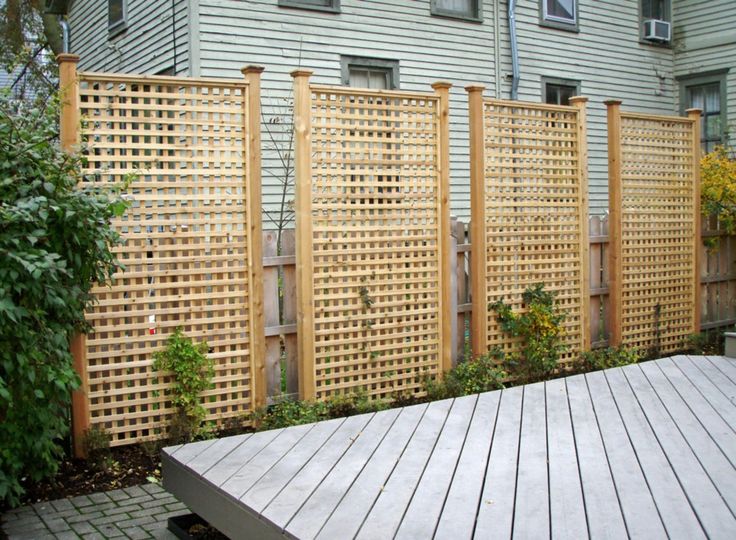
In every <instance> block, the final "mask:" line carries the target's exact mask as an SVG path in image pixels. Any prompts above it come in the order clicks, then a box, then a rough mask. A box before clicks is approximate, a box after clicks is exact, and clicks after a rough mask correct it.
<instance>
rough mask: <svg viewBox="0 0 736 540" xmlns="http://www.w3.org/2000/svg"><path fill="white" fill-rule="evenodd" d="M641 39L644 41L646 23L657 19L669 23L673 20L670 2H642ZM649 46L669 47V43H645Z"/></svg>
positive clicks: (667, 0) (662, 0)
mask: <svg viewBox="0 0 736 540" xmlns="http://www.w3.org/2000/svg"><path fill="white" fill-rule="evenodd" d="M640 9H641V11H640V15H641V17H640V20H639V37H640V38H641V39H642V40H643V39H644V21H647V20H649V19H656V20H658V21H667V22H669V21H670V19H671V15H670V13H671V12H670V0H640ZM644 43H648V44H650V45H651V44H657V45H667V42H660V43H658V42H656V41H648V40H647V41H644Z"/></svg>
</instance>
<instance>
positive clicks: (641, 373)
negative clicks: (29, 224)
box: [162, 356, 736, 540]
mask: <svg viewBox="0 0 736 540" xmlns="http://www.w3.org/2000/svg"><path fill="white" fill-rule="evenodd" d="M162 462H163V472H164V486H165V487H166V488H167V489H169V490H170V491H171V492H172V493H174V494H175V495H177V496H178V497H180V499H181V500H182V501H183V502H185V503H186V504H187V505H189V507H190V508H192V510H193V511H195V512H197V513H199V514H200V515H202V517H204V518H205V519H207V520H209V521H210V522H211V523H212V524H213V525H214V526H215V527H217V528H219V529H220V530H221V531H223V532H224V533H225V534H227V535H228V536H230V537H231V538H245V539H249V538H264V539H273V540H276V539H278V538H284V537H287V538H315V537H318V538H321V539H333V538H336V539H342V538H364V539H373V538H375V539H379V538H380V539H383V538H410V539H411V538H440V539H453V540H454V539H455V538H458V539H466V538H479V539H481V538H482V539H484V540H485V539H489V538H490V539H493V538H512V537H516V538H540V537H541V538H554V539H558V538H561V539H566V538H570V539H579V538H587V537H589V538H592V539H599V538H604V539H617V538H627V537H629V538H645V539H647V540H648V539H656V538H668V537H669V538H704V537H709V538H728V539H731V538H736V361H734V360H733V359H725V358H721V357H714V358H706V357H685V356H681V357H675V358H672V359H661V360H658V361H655V362H649V363H645V364H641V365H636V366H628V367H625V368H615V369H611V370H607V371H605V372H596V373H589V374H586V375H576V376H571V377H566V378H564V379H557V380H551V381H547V382H546V383H537V384H534V385H527V386H523V387H516V388H509V389H506V390H503V391H497V392H489V393H485V394H480V395H478V396H468V397H464V398H458V399H455V400H445V401H438V402H434V403H431V404H423V405H415V406H412V407H405V408H402V409H393V410H387V411H381V412H378V413H374V414H366V415H360V416H353V417H350V418H346V419H336V420H329V421H325V422H319V423H317V424H310V425H304V426H294V427H291V428H286V429H281V430H273V431H266V432H260V433H254V434H246V435H239V436H236V437H227V438H223V439H219V440H211V441H201V442H198V443H193V444H188V445H180V446H173V447H169V448H165V449H164V450H163V452H162Z"/></svg>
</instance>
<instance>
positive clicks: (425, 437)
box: [357, 400, 454, 539]
mask: <svg viewBox="0 0 736 540" xmlns="http://www.w3.org/2000/svg"><path fill="white" fill-rule="evenodd" d="M453 403H454V400H444V401H435V402H434V403H430V404H429V407H428V408H427V412H426V413H424V417H423V418H422V421H421V422H420V423H419V426H418V427H417V429H416V431H415V432H414V434H413V435H412V438H411V440H410V441H409V444H408V446H407V448H406V452H404V454H403V455H402V459H401V461H399V463H398V464H397V465H396V468H395V469H394V471H393V473H392V474H391V477H390V478H389V479H388V482H386V485H385V486H384V489H383V490H381V493H380V494H379V496H378V499H377V500H376V503H375V504H374V505H373V508H372V509H371V511H370V513H369V514H368V516H367V517H366V519H365V521H364V522H363V525H362V526H361V528H360V530H359V531H358V534H357V538H362V539H373V538H375V539H381V538H392V537H393V536H394V535H395V534H396V531H397V529H398V528H399V525H400V523H401V519H402V518H403V516H404V512H405V511H406V508H407V505H408V504H409V502H410V501H411V497H412V494H413V493H414V489H415V488H416V486H417V484H418V483H419V480H420V478H421V475H422V473H423V472H424V469H425V467H426V465H427V462H428V461H429V457H430V456H431V455H432V450H433V449H434V447H435V445H436V444H437V439H438V438H439V436H440V433H441V432H442V428H443V427H444V425H445V421H446V420H447V417H448V415H449V413H450V409H451V408H452V405H453Z"/></svg>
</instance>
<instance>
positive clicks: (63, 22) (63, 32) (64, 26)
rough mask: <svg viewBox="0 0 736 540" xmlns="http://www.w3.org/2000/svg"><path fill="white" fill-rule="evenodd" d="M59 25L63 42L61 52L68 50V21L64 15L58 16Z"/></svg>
mask: <svg viewBox="0 0 736 540" xmlns="http://www.w3.org/2000/svg"><path fill="white" fill-rule="evenodd" d="M59 25H60V26H61V40H62V43H63V50H62V51H61V52H63V53H68V52H69V23H68V22H67V21H66V19H64V17H62V16H59Z"/></svg>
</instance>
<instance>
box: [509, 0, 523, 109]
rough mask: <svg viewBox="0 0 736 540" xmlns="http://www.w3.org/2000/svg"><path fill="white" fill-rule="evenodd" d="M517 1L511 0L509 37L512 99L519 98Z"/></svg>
mask: <svg viewBox="0 0 736 540" xmlns="http://www.w3.org/2000/svg"><path fill="white" fill-rule="evenodd" d="M515 12H516V0H509V37H510V39H511V99H512V100H515V99H518V98H519V79H520V77H521V74H520V72H519V45H518V43H517V41H516V13H515Z"/></svg>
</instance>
